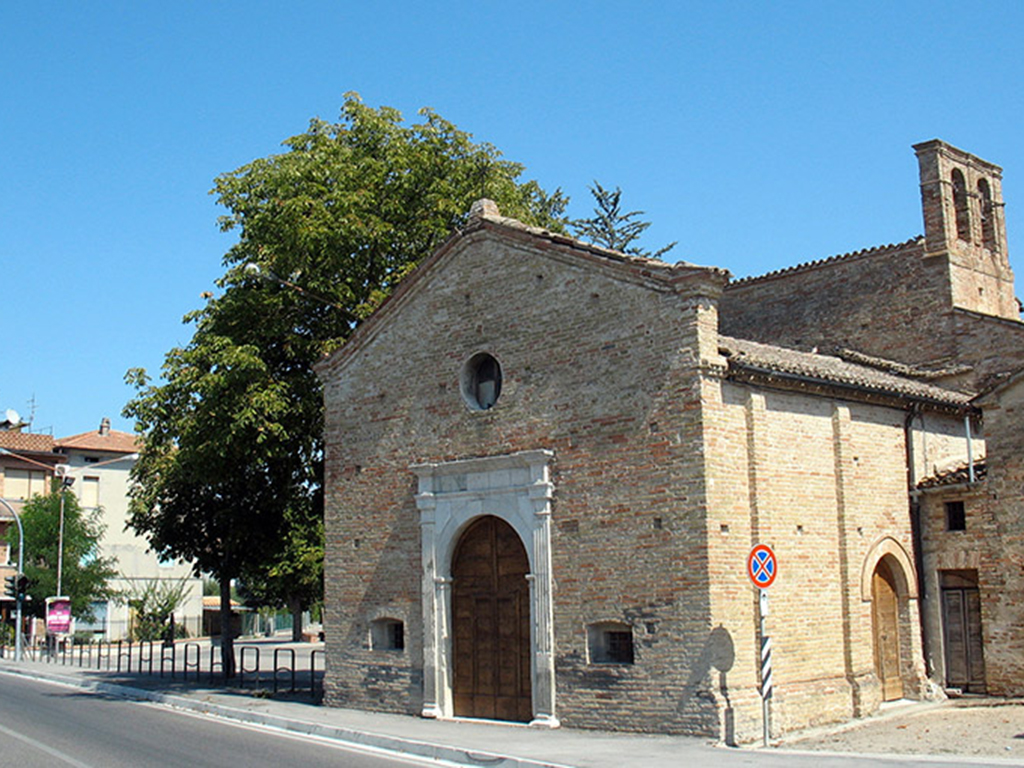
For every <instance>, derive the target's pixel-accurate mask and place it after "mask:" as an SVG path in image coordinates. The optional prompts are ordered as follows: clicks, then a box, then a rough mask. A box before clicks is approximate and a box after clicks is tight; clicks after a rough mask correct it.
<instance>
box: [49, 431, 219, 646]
mask: <svg viewBox="0 0 1024 768" xmlns="http://www.w3.org/2000/svg"><path fill="white" fill-rule="evenodd" d="M54 445H55V448H56V450H58V451H59V452H60V453H61V454H62V455H63V457H64V458H63V459H62V463H64V464H66V466H67V470H66V471H67V474H68V475H69V476H70V477H72V478H74V483H73V485H72V490H73V491H74V493H75V494H76V496H77V497H78V502H79V504H80V505H81V506H82V508H83V510H84V511H85V512H86V513H87V514H88V513H92V512H94V511H95V510H99V511H100V523H101V525H102V526H103V537H102V539H101V551H102V554H103V556H105V557H113V558H114V559H115V560H116V568H117V570H118V574H119V575H118V578H117V579H115V580H114V582H113V584H112V586H113V587H114V589H115V590H116V591H117V592H118V593H119V594H120V595H121V597H120V598H119V599H116V600H110V601H104V602H103V603H100V604H97V605H96V606H95V608H96V620H95V621H94V622H91V623H89V624H85V623H83V622H79V623H78V627H79V629H85V628H91V629H93V630H94V631H96V632H97V633H102V634H103V635H104V636H105V637H108V638H110V639H113V640H117V639H121V638H127V637H129V636H130V631H131V627H132V608H131V604H130V603H131V599H132V598H133V597H134V596H137V595H139V594H140V593H141V591H142V590H143V589H144V588H145V587H146V585H148V584H152V583H156V584H159V585H163V586H164V587H169V586H173V585H176V584H178V583H181V582H183V583H184V584H185V585H186V589H187V591H188V594H187V598H186V600H185V603H184V604H183V605H182V606H181V608H180V609H179V610H178V611H176V612H175V621H176V623H177V624H178V625H180V626H183V627H184V628H185V630H186V631H187V632H188V633H189V634H190V635H192V636H195V635H198V634H199V633H200V631H201V629H202V615H203V606H202V598H203V585H202V580H201V579H199V578H197V577H195V576H194V575H193V573H192V567H191V565H190V564H188V563H183V562H179V561H175V560H169V561H168V560H162V559H161V558H159V557H158V556H157V555H156V554H155V553H154V552H152V551H151V550H150V548H149V544H148V542H147V541H146V540H145V539H144V538H143V537H141V536H139V535H137V534H136V533H135V532H134V531H133V530H132V529H131V528H129V527H128V520H129V508H128V504H129V498H128V490H129V483H130V477H129V473H130V472H131V468H132V466H133V464H134V463H135V461H136V459H137V458H138V455H137V453H136V451H137V450H138V445H137V443H136V438H135V436H134V435H132V434H130V433H128V432H121V431H118V430H116V429H111V428H110V420H109V419H107V418H104V419H102V421H101V422H100V425H99V429H97V430H93V431H91V432H83V433H81V434H77V435H71V436H69V437H64V438H60V439H58V440H56V441H55V443H54Z"/></svg>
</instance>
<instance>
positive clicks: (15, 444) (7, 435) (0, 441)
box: [0, 430, 55, 453]
mask: <svg viewBox="0 0 1024 768" xmlns="http://www.w3.org/2000/svg"><path fill="white" fill-rule="evenodd" d="M54 447H55V442H54V439H53V435H40V434H36V433H34V432H16V431H14V430H0V448H6V449H7V450H9V451H21V452H26V453H53V449H54Z"/></svg>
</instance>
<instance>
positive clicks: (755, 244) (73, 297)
mask: <svg viewBox="0 0 1024 768" xmlns="http://www.w3.org/2000/svg"><path fill="white" fill-rule="evenodd" d="M1022 22H1024V3H1020V2H982V3H964V2H941V1H933V2H905V1H903V2H892V1H891V0H889V1H888V2H872V1H862V2H828V1H826V0H817V2H788V3H786V2H778V3H769V2H735V1H734V2H728V3H711V2H700V3H697V2H661V3H645V2H636V3H622V2H615V3H612V2H604V1H603V0H593V1H592V2H589V3H561V2H551V0H548V2H534V1H533V0H526V1H521V2H518V3H512V4H508V3H505V4H498V3H482V2H471V3H463V2H446V3H424V2H416V3H411V2H375V3H369V2H365V3H354V2H352V3H343V2H334V3H331V2H303V1H302V0H293V1H292V2H288V3H269V2H258V1H255V0H250V1H249V2H216V1H213V2H211V1H205V2H181V3H167V2H122V3H104V2H96V3H13V2H7V3H3V4H2V5H0V157H2V164H0V168H2V171H0V265H2V271H0V279H2V284H3V288H4V291H3V298H2V301H0V322H2V325H3V329H4V335H3V345H2V349H3V355H2V357H0V360H2V363H0V409H4V408H14V409H16V410H18V411H19V412H20V413H21V414H22V416H24V417H26V418H27V417H28V416H29V415H30V414H32V413H33V406H32V405H31V404H30V401H34V404H35V405H34V409H35V410H34V424H33V428H34V429H35V430H36V431H52V432H53V433H54V434H56V435H58V436H63V435H69V434H73V433H76V432H81V431H85V430H88V429H95V428H96V427H97V426H98V424H99V421H100V418H101V417H103V416H109V417H111V418H112V419H113V421H114V425H115V427H118V428H121V429H128V430H130V429H131V428H132V425H130V424H129V423H127V422H126V421H125V420H124V419H122V418H121V417H120V411H121V408H122V407H123V405H124V403H125V402H126V401H127V400H128V398H129V397H130V396H131V394H132V392H131V390H130V389H129V388H128V387H126V386H125V385H124V383H123V380H122V378H123V376H124V373H125V371H126V370H127V369H128V368H130V367H135V366H142V367H145V368H147V369H149V370H150V371H151V372H155V371H157V370H158V369H159V367H160V364H161V362H162V360H163V355H164V353H165V352H166V351H167V350H168V349H169V348H171V347H172V346H174V345H178V344H184V343H186V342H187V341H188V339H189V338H190V336H191V329H190V328H189V327H188V326H185V325H182V323H181V318H182V315H184V314H185V313H186V312H187V311H189V310H191V309H195V308H197V307H199V306H200V305H201V304H202V300H201V299H200V294H201V293H202V292H203V291H206V290H211V289H212V288H213V285H212V284H213V280H214V279H215V278H216V277H218V276H219V275H220V274H221V272H222V269H221V257H222V255H223V254H224V252H225V251H226V250H227V248H228V246H229V245H230V242H231V240H230V237H229V236H228V235H224V234H221V233H220V232H219V231H218V229H217V225H216V219H217V216H218V215H219V213H220V211H219V210H218V208H217V206H216V205H215V203H214V200H213V198H212V197H211V196H209V195H208V194H207V193H208V191H209V189H210V188H211V186H212V181H213V178H214V177H215V176H216V175H217V174H219V173H222V172H225V171H230V170H233V169H235V168H237V167H238V166H240V165H242V164H244V163H246V162H248V161H250V160H252V159H253V158H256V157H260V156H265V155H268V154H271V153H274V152H278V151H280V142H281V141H282V140H283V139H285V138H286V137H288V136H291V135H294V134H296V133H299V132H301V131H303V130H304V129H305V127H306V125H307V123H308V120H309V119H310V118H311V117H313V116H319V117H322V118H325V119H334V118H336V117H337V115H338V109H339V106H340V104H341V100H342V94H343V93H345V92H346V91H357V92H359V93H360V94H362V97H363V99H364V100H365V101H366V102H367V103H368V104H371V105H373V106H379V105H382V104H386V105H389V106H393V107H397V108H398V109H400V110H401V111H402V112H403V113H404V114H405V115H406V116H408V117H414V116H415V112H416V110H417V109H419V108H420V107H423V106H430V107H433V108H434V109H436V110H437V111H438V112H439V113H440V114H441V115H443V116H444V117H446V118H447V119H449V120H451V121H453V122H454V123H455V124H456V125H458V126H459V127H460V128H462V129H464V130H467V131H470V132H471V133H473V134H474V135H475V136H476V138H477V139H479V140H483V141H488V142H491V143H492V144H494V145H496V146H497V147H498V148H499V149H501V150H502V151H503V152H504V153H505V155H506V157H508V158H509V159H512V160H516V161H519V162H521V163H524V164H525V165H526V167H527V174H528V177H531V178H536V179H537V180H538V181H539V182H540V183H541V184H542V185H543V186H544V187H545V188H548V189H553V188H555V187H561V188H562V189H563V190H564V191H565V192H567V193H568V194H569V195H571V196H572V198H573V203H572V206H571V208H570V213H571V214H572V215H576V216H581V215H585V214H586V213H588V211H589V210H590V199H589V194H588V192H587V185H588V184H590V183H591V182H592V181H593V180H594V179H597V180H599V181H600V182H602V183H603V184H605V185H606V186H616V185H618V186H621V187H622V189H623V191H624V198H623V200H624V203H625V204H626V205H627V206H628V207H630V208H640V209H643V210H645V211H646V212H647V215H646V218H647V219H648V220H650V221H652V222H654V224H653V226H652V227H651V228H650V229H649V230H648V233H649V238H648V241H647V242H646V243H645V245H647V246H648V247H650V248H657V247H658V246H660V245H662V244H664V243H665V242H668V241H671V240H678V241H679V245H678V246H676V249H675V250H674V251H673V252H672V253H671V254H669V255H670V256H674V257H675V258H681V259H686V260H688V261H693V262H697V263H702V264H714V265H718V266H722V267H726V268H728V269H729V270H731V271H732V272H733V274H735V275H747V274H759V273H762V272H766V271H769V270H772V269H775V268H778V267H781V266H785V265H789V264H794V263H798V262H801V261H807V260H811V259H815V258H821V257H824V256H828V255H831V254H835V253H843V252H846V251H852V250H857V249H860V248H863V247H868V246H873V245H879V244H883V243H889V242H897V241H902V240H905V239H907V238H909V237H912V236H914V235H917V234H919V233H920V232H921V230H922V225H921V214H920V205H919V198H918V188H917V167H916V161H915V159H914V155H913V152H912V151H911V149H910V145H911V144H913V143H916V142H919V141H924V140H927V139H932V138H942V139H944V140H946V141H949V142H951V143H953V144H955V145H957V146H960V147H962V148H964V149H966V150H969V151H971V152H974V153H975V154H977V155H980V156H981V157H983V158H985V159H987V160H990V161H992V162H994V163H998V164H1000V165H1002V166H1003V168H1004V169H1005V182H1004V196H1005V198H1006V200H1007V201H1008V205H1007V221H1008V227H1009V240H1010V254H1011V263H1012V264H1013V265H1014V266H1015V267H1016V268H1017V269H1018V271H1019V272H1020V271H1022V270H1024V267H1022V266H1021V261H1020V260H1019V259H1018V258H1016V257H1015V255H1014V253H1015V252H1014V248H1015V244H1018V243H1019V244H1021V245H1020V247H1024V218H1022V217H1020V216H1018V215H1017V211H1018V210H1019V208H1018V206H1021V205H1024V145H1022V143H1021V138H1020V131H1021V125H1022V118H1024V110H1022V98H1024V89H1022V87H1021V84H1022V83H1024V53H1022V51H1024V48H1022V43H1024V36H1022V32H1024V26H1022Z"/></svg>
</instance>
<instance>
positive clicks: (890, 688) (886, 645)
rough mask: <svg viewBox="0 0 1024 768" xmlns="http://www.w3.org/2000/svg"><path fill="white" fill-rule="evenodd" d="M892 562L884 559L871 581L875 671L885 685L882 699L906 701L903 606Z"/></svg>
mask: <svg viewBox="0 0 1024 768" xmlns="http://www.w3.org/2000/svg"><path fill="white" fill-rule="evenodd" d="M890 560H891V558H889V557H883V558H882V559H881V560H879V561H878V564H877V565H876V566H875V572H874V574H873V575H872V578H871V618H872V628H873V630H874V641H875V671H876V673H877V674H878V678H879V680H881V683H882V699H883V700H884V701H894V700H896V699H901V698H903V678H902V676H901V675H900V602H899V591H898V588H897V584H896V577H895V575H894V574H893V571H892V567H891V566H890V562H889V561H890Z"/></svg>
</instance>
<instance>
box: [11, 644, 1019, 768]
mask: <svg viewBox="0 0 1024 768" xmlns="http://www.w3.org/2000/svg"><path fill="white" fill-rule="evenodd" d="M0 673H6V674H17V675H22V676H27V677H32V678H35V679H39V680H45V681H50V682H56V683H61V684H65V685H71V686H75V687H78V688H84V689H87V690H93V691H97V692H99V693H105V694H107V695H115V696H120V697H123V698H127V699H134V700H140V701H151V702H157V703H160V704H163V705H166V706H171V707H174V708H178V709H182V710H188V711H192V712H200V713H204V714H210V715H214V716H218V717H223V718H225V719H229V720H234V721H238V722H243V723H249V724H255V725H263V726H267V727H272V728H278V729H281V730H284V731H289V732H292V733H301V734H309V735H315V736H320V737H325V738H331V739H337V740H339V741H343V742H347V743H351V744H355V745H359V746H362V747H371V748H374V749H381V750H386V751H389V752H394V753H399V754H404V755H412V756H416V757H423V758H430V759H434V760H440V761H446V762H448V763H454V764H457V765H466V766H477V765H480V766H483V765H486V766H490V767H494V768H564V767H565V766H572V767H573V768H624V767H625V766H629V768H634V767H635V768H667V767H668V766H673V767H676V766H681V765H693V766H733V765H737V766H738V765H753V764H756V765H759V766H792V765H798V766H799V765H807V766H812V765H813V766H823V765H824V766H837V767H838V766H853V765H869V764H870V765H873V766H876V765H893V766H898V765H903V766H905V765H917V766H920V765H935V766H940V765H941V766H949V765H953V764H956V765H963V764H967V763H970V764H974V765H1008V764H1014V763H1013V762H1012V761H1003V760H999V759H985V760H977V759H975V760H972V759H966V760H965V759H963V758H955V759H950V758H941V757H907V758H901V757H890V756H887V757H885V758H882V759H879V758H878V757H877V756H867V755H860V756H857V755H838V754H829V753H823V752H816V753H807V752H794V751H787V750H777V749H769V750H757V749H731V748H727V747H719V746H715V745H714V744H712V743H710V741H709V740H707V739H701V738H696V737H684V736H653V735H652V736H648V735H640V734H624V733H609V732H602V731H579V730H573V729H569V728H559V729H555V730H546V729H536V728H530V727H527V726H518V725H509V724H505V723H502V724H491V723H486V722H479V721H457V720H444V721H438V720H427V719H422V718H417V717H410V716H405V715H391V714H385V713H375V712H363V711H360V710H351V709H337V708H332V707H323V706H316V705H313V704H311V703H307V701H308V700H304V701H287V700H279V699H270V698H266V697H263V696H260V695H254V694H253V692H252V691H229V690H224V689H220V688H210V687H202V686H198V685H194V684H185V683H181V682H175V681H169V680H167V679H160V678H153V677H148V676H145V675H134V674H124V673H122V674H118V673H114V672H101V671H96V670H90V669H84V668H77V667H73V666H61V665H54V664H49V663H46V662H42V661H22V662H14V661H11V660H10V659H0Z"/></svg>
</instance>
